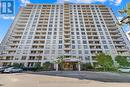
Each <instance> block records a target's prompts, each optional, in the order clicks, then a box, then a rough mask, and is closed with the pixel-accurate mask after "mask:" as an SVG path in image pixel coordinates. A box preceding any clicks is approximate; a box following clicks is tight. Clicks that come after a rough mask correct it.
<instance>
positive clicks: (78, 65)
mask: <svg viewBox="0 0 130 87" xmlns="http://www.w3.org/2000/svg"><path fill="white" fill-rule="evenodd" d="M80 70H81V68H80V63H78V71H80Z"/></svg>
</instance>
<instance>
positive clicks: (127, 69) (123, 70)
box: [118, 68, 130, 73]
mask: <svg viewBox="0 0 130 87" xmlns="http://www.w3.org/2000/svg"><path fill="white" fill-rule="evenodd" d="M118 70H119V71H120V72H124V73H130V68H120V69H118Z"/></svg>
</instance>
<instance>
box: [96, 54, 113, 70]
mask: <svg viewBox="0 0 130 87" xmlns="http://www.w3.org/2000/svg"><path fill="white" fill-rule="evenodd" d="M96 58H97V62H98V64H99V65H100V66H101V67H102V68H103V69H104V71H106V70H109V69H111V68H113V64H114V63H113V60H112V57H111V56H110V55H106V54H104V53H99V54H97V55H96Z"/></svg>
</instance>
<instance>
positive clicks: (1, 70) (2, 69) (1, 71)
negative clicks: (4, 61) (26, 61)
mask: <svg viewBox="0 0 130 87" xmlns="http://www.w3.org/2000/svg"><path fill="white" fill-rule="evenodd" d="M6 68H9V67H0V73H3V72H4V70H5V69H6Z"/></svg>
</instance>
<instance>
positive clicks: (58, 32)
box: [0, 3, 129, 69]
mask: <svg viewBox="0 0 130 87" xmlns="http://www.w3.org/2000/svg"><path fill="white" fill-rule="evenodd" d="M116 22H117V19H116V17H115V16H114V13H113V11H112V10H111V8H109V7H106V6H105V5H94V4H68V3H64V4H28V5H27V6H26V7H23V8H21V9H20V11H19V13H18V15H17V16H16V18H15V20H14V22H13V24H12V26H11V27H10V29H9V30H8V32H7V34H6V36H5V38H4V39H3V41H2V42H1V45H0V46H1V54H0V64H1V65H10V64H13V63H21V64H23V65H24V66H26V67H33V66H35V64H36V63H37V62H39V63H41V65H42V64H43V63H44V62H47V61H49V62H54V61H55V60H56V58H57V57H58V56H66V57H68V58H66V59H65V60H64V61H65V63H64V69H73V68H74V67H75V68H76V67H78V62H79V61H80V62H83V63H91V64H93V63H95V62H96V57H95V54H97V53H101V52H104V53H106V54H110V55H112V58H113V60H114V57H115V56H116V55H123V56H129V54H128V51H129V48H128V44H127V43H126V42H127V37H126V35H125V34H124V32H123V31H122V29H118V27H117V26H116Z"/></svg>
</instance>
